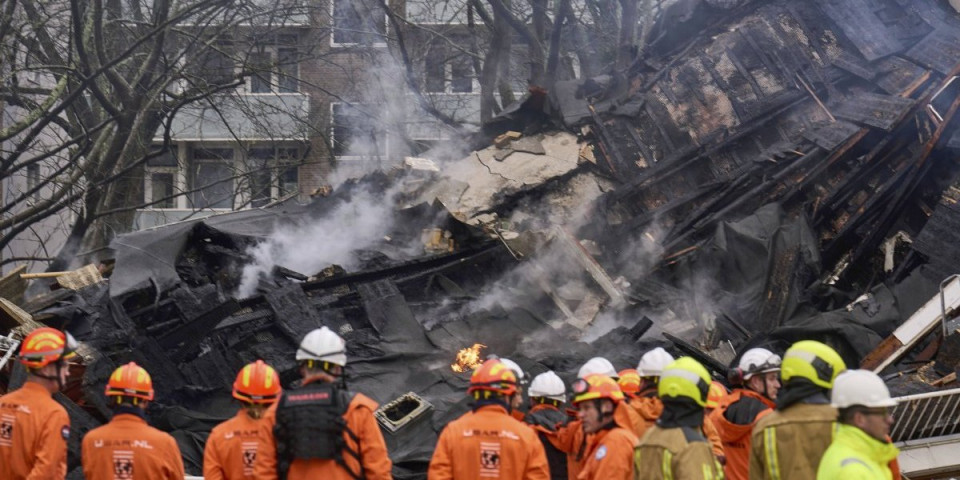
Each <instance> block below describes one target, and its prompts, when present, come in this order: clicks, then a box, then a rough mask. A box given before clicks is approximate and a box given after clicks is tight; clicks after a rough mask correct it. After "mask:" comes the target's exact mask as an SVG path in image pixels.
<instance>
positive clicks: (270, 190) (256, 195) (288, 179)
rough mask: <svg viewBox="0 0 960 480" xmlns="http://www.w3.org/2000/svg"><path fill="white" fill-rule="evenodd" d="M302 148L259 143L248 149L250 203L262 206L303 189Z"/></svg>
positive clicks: (252, 205)
mask: <svg viewBox="0 0 960 480" xmlns="http://www.w3.org/2000/svg"><path fill="white" fill-rule="evenodd" d="M299 163H300V150H299V149H297V148H288V147H281V148H273V147H256V148H251V149H250V151H249V152H248V153H247V172H248V175H247V181H248V182H249V185H250V206H251V207H263V206H265V205H267V204H269V203H270V202H272V201H274V200H279V199H281V198H284V197H286V196H287V195H290V194H292V193H295V192H298V191H299V190H300V168H299V166H298V165H299Z"/></svg>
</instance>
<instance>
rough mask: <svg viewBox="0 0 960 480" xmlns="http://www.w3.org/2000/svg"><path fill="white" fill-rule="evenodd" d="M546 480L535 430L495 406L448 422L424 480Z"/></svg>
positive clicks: (546, 470) (544, 458)
mask: <svg viewBox="0 0 960 480" xmlns="http://www.w3.org/2000/svg"><path fill="white" fill-rule="evenodd" d="M454 478H456V479H478V478H485V479H497V478H503V479H511V480H514V479H516V480H520V479H522V480H549V478H550V468H549V467H548V466H547V455H546V453H544V450H543V444H541V443H540V439H539V438H538V437H537V434H536V432H535V431H534V430H533V429H532V428H530V427H529V426H527V425H526V424H523V423H520V422H518V421H517V420H516V419H515V418H513V417H511V416H510V415H509V414H508V413H507V409H506V408H504V407H501V406H499V405H486V406H482V407H480V408H477V409H476V410H474V411H471V412H467V413H465V414H463V415H462V416H460V418H458V419H456V420H454V421H452V422H450V423H449V424H447V426H446V427H445V428H444V429H443V432H441V433H440V439H439V440H438V441H437V448H436V449H435V450H434V451H433V458H431V459H430V468H429V470H427V479H428V480H448V479H454Z"/></svg>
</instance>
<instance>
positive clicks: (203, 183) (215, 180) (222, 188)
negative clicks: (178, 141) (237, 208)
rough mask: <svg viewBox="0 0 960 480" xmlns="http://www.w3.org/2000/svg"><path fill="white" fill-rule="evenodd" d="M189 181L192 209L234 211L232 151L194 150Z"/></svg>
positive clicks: (224, 149) (223, 149)
mask: <svg viewBox="0 0 960 480" xmlns="http://www.w3.org/2000/svg"><path fill="white" fill-rule="evenodd" d="M189 177H190V185H191V190H192V191H191V193H190V206H191V208H194V209H202V208H233V196H234V190H233V186H234V182H233V177H234V166H233V150H232V149H230V148H207V149H202V148H198V149H195V150H194V151H193V165H192V166H191V168H190V175H189Z"/></svg>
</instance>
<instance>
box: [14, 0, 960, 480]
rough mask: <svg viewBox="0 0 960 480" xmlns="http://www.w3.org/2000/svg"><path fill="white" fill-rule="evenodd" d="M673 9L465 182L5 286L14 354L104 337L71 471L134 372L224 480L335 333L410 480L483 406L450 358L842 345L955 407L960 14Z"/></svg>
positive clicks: (486, 151) (419, 171)
mask: <svg viewBox="0 0 960 480" xmlns="http://www.w3.org/2000/svg"><path fill="white" fill-rule="evenodd" d="M879 5H882V6H879ZM674 8H675V9H686V10H684V11H683V13H684V14H683V15H679V14H677V12H676V11H667V12H665V13H664V15H663V17H662V18H663V20H662V22H664V23H662V24H660V25H659V26H658V27H657V29H655V30H656V31H658V32H663V33H662V34H660V35H659V36H657V37H656V38H657V40H656V41H654V42H653V43H652V44H651V45H650V47H649V48H648V49H647V51H646V52H645V54H644V55H643V56H642V57H641V58H640V59H639V60H638V61H637V62H636V63H635V64H634V65H633V66H631V67H630V69H629V70H628V71H625V72H616V73H615V74H611V75H609V76H605V77H601V78H594V79H587V80H583V81H576V82H563V83H560V84H558V85H557V86H556V87H555V88H554V89H553V90H552V91H551V92H550V93H549V94H546V93H545V92H543V91H541V90H536V91H534V93H532V94H531V95H530V96H529V97H528V99H527V100H526V101H525V102H523V103H521V104H518V105H517V106H515V107H514V108H513V109H511V110H509V111H508V112H505V113H504V114H503V115H502V116H501V117H499V118H497V119H495V121H494V122H492V123H491V124H490V125H488V127H487V129H486V130H485V134H486V135H487V137H485V142H486V145H489V146H486V147H485V148H481V149H478V150H476V151H474V152H472V153H471V154H470V155H468V156H466V157H465V158H462V159H458V160H446V159H439V158H432V159H431V158H423V159H413V158H411V159H407V160H406V161H405V162H404V165H403V166H399V167H398V168H397V169H395V170H392V171H390V172H385V173H376V174H371V175H368V176H366V177H364V178H362V179H360V180H356V181H350V182H348V183H346V184H344V185H342V186H340V187H338V188H336V189H333V191H332V192H329V194H328V195H327V196H321V197H318V198H316V199H314V201H313V202H311V203H310V204H309V205H298V204H293V203H289V202H288V203H284V204H280V205H275V206H271V207H269V208H264V209H257V210H248V211H242V212H235V213H230V214H224V215H218V216H214V217H208V218H205V219H199V220H193V221H187V222H182V223H178V224H173V225H168V226H164V227H159V228H156V229H152V230H148V231H142V232H137V233H133V234H130V235H125V236H122V237H120V238H118V239H117V240H116V241H115V242H114V243H113V245H112V252H113V256H112V261H110V262H104V263H103V264H101V265H100V266H99V268H96V267H91V268H87V269H85V270H84V271H83V272H78V273H73V274H70V275H68V276H58V277H56V280H44V279H38V280H36V281H38V282H56V284H55V285H56V286H57V288H55V289H52V290H51V291H50V292H49V293H44V294H43V295H39V296H35V297H32V298H28V299H24V298H23V295H22V292H23V291H24V288H25V284H24V283H23V282H25V280H24V279H22V278H21V277H20V273H21V272H19V271H17V272H14V273H12V274H10V275H8V276H7V277H4V279H2V280H0V296H2V297H3V301H2V303H0V307H2V308H0V312H2V314H0V334H3V335H5V336H6V337H10V338H16V331H17V330H20V331H22V330H24V329H29V328H30V327H31V326H32V325H34V324H35V322H42V323H45V324H49V325H53V326H57V327H65V328H67V329H69V330H70V331H71V332H72V333H73V334H74V335H75V336H76V337H77V338H78V339H80V340H81V341H82V342H83V343H84V351H83V352H82V353H83V355H82V357H83V362H82V365H79V366H77V367H76V368H77V371H76V372H74V373H76V374H77V375H76V376H75V377H74V378H76V379H79V380H75V381H74V382H72V383H71V385H70V388H68V389H67V391H66V392H65V394H64V395H63V396H62V397H61V401H62V402H63V403H65V404H66V405H67V406H68V410H69V412H70V414H71V418H72V421H73V425H74V428H75V430H76V431H79V432H80V433H81V434H80V435H75V436H73V437H72V438H75V439H77V440H75V441H73V444H72V445H71V466H76V465H77V456H76V454H77V452H78V448H77V447H78V445H77V444H76V443H77V442H78V441H79V438H80V437H81V436H82V433H83V432H85V431H86V430H87V429H89V428H92V427H94V426H97V425H99V424H100V423H101V422H102V421H104V419H105V418H107V417H108V416H109V412H108V409H107V407H106V405H105V404H104V403H103V400H102V395H101V393H102V391H103V384H104V382H105V380H106V377H107V375H108V373H109V372H110V371H111V370H112V369H113V368H114V367H115V366H117V365H119V364H121V363H124V362H127V361H130V360H134V361H136V362H138V363H139V364H141V365H143V366H145V367H146V368H147V369H148V370H149V371H150V372H151V374H152V375H153V377H154V382H155V385H156V386H157V399H156V402H155V403H154V404H153V406H152V409H151V412H150V414H151V420H152V422H153V423H154V424H156V425H157V426H158V427H160V428H163V429H164V430H167V431H170V432H172V433H173V434H174V436H175V437H176V438H177V440H178V442H179V443H180V446H181V450H182V451H183V453H184V457H185V458H184V460H185V464H186V466H187V469H188V471H192V472H199V469H200V465H201V462H202V447H203V442H204V439H205V436H206V434H207V432H208V431H209V429H210V428H211V427H212V426H213V425H215V424H216V423H217V422H218V421H220V420H222V419H223V418H225V417H226V416H228V415H231V414H232V410H233V407H232V406H231V399H230V395H229V389H228V387H229V385H230V384H231V380H232V377H233V375H234V373H235V372H236V371H237V370H238V369H239V368H240V367H241V366H242V365H243V364H244V363H246V362H250V361H253V360H255V359H257V358H262V359H264V360H266V361H267V362H268V363H270V364H272V365H273V366H274V367H276V368H277V370H278V371H279V372H281V376H282V377H283V379H284V381H285V382H287V383H286V384H289V382H293V381H294V380H295V378H296V376H297V375H296V371H295V364H294V360H293V352H294V348H295V345H296V343H297V342H298V341H299V339H300V338H301V337H302V336H303V335H304V334H305V333H306V332H307V331H309V330H311V329H313V328H316V327H317V326H319V325H327V326H329V327H331V328H332V329H334V330H335V331H337V332H339V333H340V334H341V335H343V336H344V337H345V338H346V339H347V344H348V356H349V359H350V364H349V366H348V369H347V372H348V375H349V379H348V383H349V384H350V386H351V387H352V388H355V389H357V390H360V391H363V392H365V393H367V394H368V395H370V396H371V397H373V398H374V399H376V400H377V401H379V402H380V403H381V404H383V405H384V407H383V408H382V409H381V410H380V411H378V419H379V420H380V422H381V425H382V426H383V428H384V430H385V431H386V435H385V436H386V438H387V442H388V446H389V448H390V452H391V456H392V458H393V461H394V463H395V465H396V468H395V474H396V476H397V477H398V478H422V477H423V476H424V472H425V469H426V463H427V462H428V461H429V458H430V455H431V453H432V448H433V445H434V443H435V440H436V435H437V432H439V431H440V430H441V428H442V427H443V425H445V424H446V422H447V421H449V420H450V419H451V418H454V417H455V416H456V415H459V414H460V413H461V412H462V411H464V410H465V409H466V408H467V403H466V402H467V400H466V398H465V396H464V395H463V391H464V388H465V386H466V382H467V374H466V373H457V372H455V371H454V369H452V368H451V366H450V364H451V362H453V361H455V359H456V358H457V353H458V352H459V351H460V350H462V349H465V348H469V347H471V346H473V345H475V344H481V345H483V346H485V347H484V349H483V350H482V351H481V352H480V355H486V354H488V353H495V354H498V355H501V356H506V357H509V358H511V359H513V360H515V361H516V362H517V363H519V364H520V366H521V367H523V368H524V369H526V370H528V371H529V372H531V373H532V374H537V373H540V372H541V371H544V370H546V369H553V370H555V371H557V372H558V373H560V374H561V376H563V377H564V378H565V379H566V380H570V378H571V376H572V374H573V372H574V371H575V369H576V368H577V367H578V366H579V365H580V364H581V363H582V362H583V361H584V360H585V359H587V358H589V357H591V356H594V355H596V354H601V353H602V354H604V355H605V356H607V357H608V358H610V360H611V361H613V363H614V364H615V365H617V366H619V367H628V366H633V365H635V364H636V362H637V360H638V358H639V356H640V354H641V353H642V351H644V350H645V349H647V348H649V347H652V346H654V345H662V346H665V347H667V348H669V349H672V350H673V351H674V352H675V353H683V354H689V355H694V356H696V357H697V358H699V359H700V360H702V361H703V362H704V363H706V364H708V365H710V366H711V368H712V369H713V370H714V371H715V373H716V374H717V375H718V378H722V377H723V375H724V373H725V370H726V366H727V365H728V364H730V363H731V362H732V361H733V360H734V359H735V357H736V353H737V352H742V351H744V350H745V349H747V348H749V347H753V346H761V345H763V346H767V347H771V348H773V349H775V350H780V351H782V350H783V349H784V348H785V346H786V345H788V344H789V343H791V342H793V341H795V340H797V339H801V338H815V339H818V340H821V341H824V342H826V343H829V344H831V345H832V346H834V347H835V348H836V349H837V350H838V351H839V352H841V354H842V355H843V356H844V358H845V359H846V360H847V362H848V364H849V365H857V364H860V363H861V362H864V365H866V366H868V367H870V368H876V369H878V370H882V371H884V372H887V373H893V375H891V376H890V377H889V379H890V382H891V387H892V388H893V389H894V391H895V392H898V393H900V394H905V393H915V392H922V391H928V390H934V389H936V388H940V387H950V386H951V383H952V382H956V370H957V369H958V367H960V330H957V326H956V325H954V324H953V323H951V322H949V321H948V320H950V319H951V318H953V316H954V313H955V311H956V308H957V307H960V280H957V279H953V280H952V281H950V282H947V283H946V284H945V285H944V288H943V292H944V293H943V295H942V298H943V305H942V307H940V308H937V307H939V306H940V305H941V300H940V299H941V295H940V294H939V292H940V291H941V285H940V284H941V281H942V280H944V279H945V278H946V277H947V276H948V275H949V274H951V273H953V272H954V271H955V269H956V266H957V265H958V259H960V229H958V228H957V227H958V226H960V208H958V207H957V206H956V204H957V200H958V199H960V176H958V175H957V174H958V172H960V169H958V165H957V163H956V162H955V161H954V159H955V158H956V157H957V154H958V152H957V148H960V129H958V128H957V127H956V125H957V121H956V120H955V116H956V112H957V108H958V107H960V82H958V81H955V78H956V77H955V76H956V75H957V74H958V73H960V20H958V19H957V17H956V15H955V13H954V12H953V11H952V10H949V8H948V6H947V5H946V4H945V3H944V2H939V1H936V0H885V1H883V2H866V1H860V0H857V1H852V0H843V1H838V0H815V1H810V2H788V1H765V2H746V5H744V6H741V7H736V8H733V9H731V10H722V11H721V10H715V9H714V7H712V6H711V5H709V4H707V3H705V2H699V1H684V2H677V3H676V4H675V5H674ZM669 19H672V20H669ZM669 21H673V22H675V23H673V24H671V23H667V22H669ZM684 31H685V32H687V33H688V34H683V35H681V34H679V33H677V32H684ZM691 32H693V33H691ZM104 277H106V279H104ZM11 331H14V333H12V334H11V333H10V332H11ZM885 339H886V340H885ZM11 345H12V344H10V343H6V342H5V341H0V353H5V352H6V351H7V350H11V349H12V348H13V347H11ZM478 348H479V347H478ZM0 358H4V359H5V360H6V359H7V358H8V357H5V356H3V355H0ZM0 362H2V361H0ZM6 363H7V366H6V367H4V368H2V369H0V387H6V388H13V387H15V386H17V385H18V384H19V382H22V380H23V379H22V375H23V374H22V371H20V370H19V369H18V368H16V366H15V362H6ZM951 375H952V378H951ZM953 386H955V384H954V385H953ZM80 475H81V474H80V473H79V470H78V469H75V470H74V471H73V472H72V474H71V478H80Z"/></svg>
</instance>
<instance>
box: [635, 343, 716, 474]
mask: <svg viewBox="0 0 960 480" xmlns="http://www.w3.org/2000/svg"><path fill="white" fill-rule="evenodd" d="M673 361H674V358H673V355H670V353H668V352H667V351H666V350H664V349H663V348H660V347H657V348H654V349H653V350H650V351H649V352H647V353H644V354H643V356H642V357H640V363H639V364H638V365H637V369H636V370H624V371H623V372H620V373H621V375H620V380H618V383H620V388H621V389H623V388H624V387H626V390H627V391H629V392H627V391H625V392H624V393H625V394H626V395H627V397H629V403H628V405H629V406H630V407H631V409H633V410H634V411H635V412H636V413H637V415H636V417H639V419H640V422H639V423H637V422H636V417H635V418H634V420H635V423H634V433H635V434H636V435H637V438H643V434H644V433H646V431H647V430H648V429H649V428H650V427H652V426H653V425H654V423H656V421H657V419H658V418H660V413H661V412H663V403H662V402H661V401H660V397H659V396H658V395H657V385H658V382H659V380H660V374H661V372H663V369H664V368H665V367H666V366H667V365H669V364H671V363H673ZM624 374H626V377H624ZM703 431H704V433H705V434H706V436H707V439H708V440H710V446H711V448H712V449H713V454H714V455H716V456H717V458H718V459H719V460H720V461H721V462H723V458H724V457H723V445H722V444H721V443H720V434H719V433H718V432H717V429H716V427H714V425H713V422H712V421H710V419H709V418H707V417H706V416H704V421H703Z"/></svg>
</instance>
